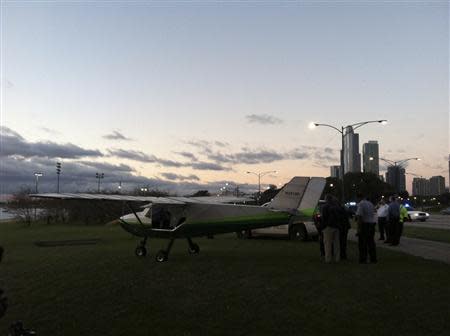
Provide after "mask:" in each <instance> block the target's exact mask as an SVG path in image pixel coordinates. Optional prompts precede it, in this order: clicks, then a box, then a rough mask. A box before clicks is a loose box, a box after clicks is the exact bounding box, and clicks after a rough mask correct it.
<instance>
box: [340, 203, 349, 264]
mask: <svg viewBox="0 0 450 336" xmlns="http://www.w3.org/2000/svg"><path fill="white" fill-rule="evenodd" d="M338 213H339V222H338V225H339V226H338V229H339V242H340V253H341V259H342V260H346V259H347V236H348V230H350V218H349V215H348V212H347V210H345V208H344V207H343V206H342V205H340V204H338Z"/></svg>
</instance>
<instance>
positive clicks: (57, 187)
mask: <svg viewBox="0 0 450 336" xmlns="http://www.w3.org/2000/svg"><path fill="white" fill-rule="evenodd" d="M56 175H57V184H56V192H57V193H58V194H59V175H61V162H56Z"/></svg>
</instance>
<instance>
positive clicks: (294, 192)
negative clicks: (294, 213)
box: [269, 176, 309, 210]
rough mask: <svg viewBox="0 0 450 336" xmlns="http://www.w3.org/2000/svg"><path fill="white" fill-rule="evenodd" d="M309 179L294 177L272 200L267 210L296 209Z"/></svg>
mask: <svg viewBox="0 0 450 336" xmlns="http://www.w3.org/2000/svg"><path fill="white" fill-rule="evenodd" d="M308 182H309V177H304V176H295V177H294V178H293V179H292V180H290V181H289V182H288V183H287V184H286V185H285V186H284V187H283V188H282V189H281V190H280V191H279V192H278V194H277V195H276V196H275V197H274V198H273V199H272V201H271V202H270V204H269V208H271V209H277V210H293V209H297V208H298V206H299V205H300V201H301V200H302V198H303V194H304V193H305V190H306V186H307V185H308Z"/></svg>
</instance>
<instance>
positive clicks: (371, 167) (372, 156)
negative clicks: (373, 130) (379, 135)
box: [362, 140, 380, 176]
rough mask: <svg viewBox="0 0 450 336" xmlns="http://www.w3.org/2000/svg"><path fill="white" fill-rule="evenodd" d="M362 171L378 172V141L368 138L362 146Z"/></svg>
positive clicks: (376, 173)
mask: <svg viewBox="0 0 450 336" xmlns="http://www.w3.org/2000/svg"><path fill="white" fill-rule="evenodd" d="M362 154H363V172H364V173H374V174H375V175H377V176H378V175H379V174H380V157H379V154H378V142H377V141H373V140H370V141H369V142H367V143H365V144H364V145H363V148H362Z"/></svg>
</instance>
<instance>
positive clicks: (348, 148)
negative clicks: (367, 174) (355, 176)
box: [343, 126, 361, 174]
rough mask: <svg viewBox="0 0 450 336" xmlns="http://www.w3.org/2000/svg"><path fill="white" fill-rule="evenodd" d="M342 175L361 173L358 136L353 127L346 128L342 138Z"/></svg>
mask: <svg viewBox="0 0 450 336" xmlns="http://www.w3.org/2000/svg"><path fill="white" fill-rule="evenodd" d="M343 154H344V155H343V157H344V174H347V173H350V172H351V173H360V172H361V154H359V134H356V133H354V132H353V127H351V126H347V128H346V129H345V136H344V153H343Z"/></svg>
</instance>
